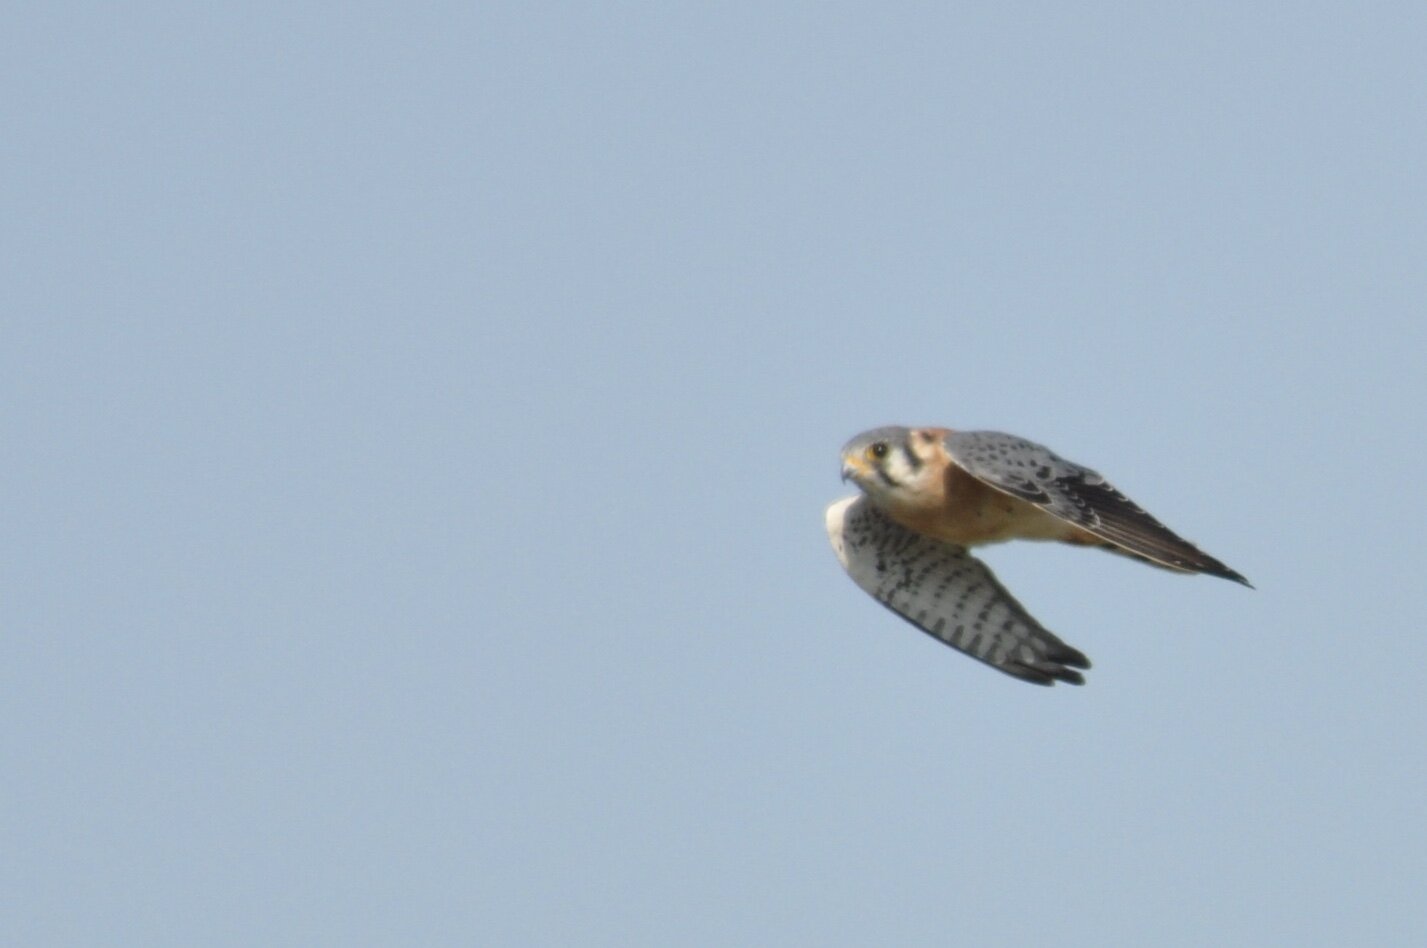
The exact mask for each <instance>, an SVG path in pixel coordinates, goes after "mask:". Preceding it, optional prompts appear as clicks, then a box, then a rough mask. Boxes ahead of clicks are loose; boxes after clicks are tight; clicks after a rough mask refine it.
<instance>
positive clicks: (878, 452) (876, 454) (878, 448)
mask: <svg viewBox="0 0 1427 948" xmlns="http://www.w3.org/2000/svg"><path fill="white" fill-rule="evenodd" d="M867 453H868V454H870V455H872V457H873V458H874V459H876V460H878V461H880V460H882V459H883V458H885V457H886V456H887V442H885V441H877V442H875V443H873V445H872V447H870V448H868V449H867Z"/></svg>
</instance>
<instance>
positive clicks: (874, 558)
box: [827, 427, 1252, 685]
mask: <svg viewBox="0 0 1427 948" xmlns="http://www.w3.org/2000/svg"><path fill="white" fill-rule="evenodd" d="M842 478H843V480H851V481H853V482H854V483H855V484H856V485H857V486H858V487H860V488H861V489H862V492H861V493H860V494H857V495H854V496H852V497H847V498H844V499H842V500H839V501H837V502H836V503H834V504H833V505H832V506H830V507H829V508H828V509H827V532H828V537H829V538H830V539H831V540H832V547H833V549H834V550H835V551H836V552H837V558H838V559H839V560H840V561H841V562H842V565H843V568H844V569H846V570H847V573H848V575H849V576H851V577H852V579H853V581H854V582H856V583H857V585H859V586H861V587H862V588H863V589H864V590H866V591H867V592H868V593H871V594H872V596H873V597H874V598H875V599H876V600H877V601H878V602H880V603H882V604H883V605H884V606H886V607H887V608H889V609H891V610H892V611H893V612H895V613H897V614H898V615H900V616H901V617H902V618H904V619H906V620H907V621H908V622H910V623H912V624H913V625H915V626H916V627H917V628H919V629H921V630H922V631H923V632H926V633H927V634H929V635H931V636H932V637H934V638H936V639H939V640H940V641H942V642H945V643H946V644H947V645H950V646H952V647H953V648H956V649H960V650H961V651H963V652H965V653H966V654H968V655H970V656H971V657H973V658H977V659H980V660H981V661H983V662H985V663H986V664H988V665H990V666H991V667H993V668H997V669H1000V670H1001V671H1003V672H1005V673H1006V674H1008V675H1014V676H1015V677H1017V678H1020V679H1022V680H1023V681H1029V682H1033V683H1035V684H1038V685H1052V684H1054V683H1055V682H1056V681H1064V682H1069V683H1071V684H1075V685H1081V684H1084V683H1085V679H1084V677H1082V676H1081V674H1080V672H1079V671H1076V669H1086V668H1089V667H1090V660H1089V659H1087V658H1086V657H1085V655H1084V654H1083V653H1081V652H1080V651H1079V650H1078V649H1075V648H1072V647H1071V646H1069V645H1066V644H1065V643H1064V642H1062V641H1061V640H1060V639H1058V638H1056V636H1055V635H1054V634H1052V633H1051V632H1050V631H1049V630H1048V629H1046V628H1045V627H1044V626H1042V625H1041V624H1040V623H1039V622H1037V621H1036V620H1035V619H1034V618H1033V617H1032V616H1031V614H1030V613H1028V612H1027V611H1026V610H1025V608H1024V607H1023V606H1022V605H1021V604H1020V603H1019V602H1017V601H1016V600H1015V598H1014V597H1012V596H1011V594H1010V593H1008V592H1007V591H1006V589H1005V587H1003V586H1002V585H1001V584H1000V583H999V582H997V580H996V577H995V576H994V575H992V573H991V570H990V569H988V568H987V567H986V564H984V563H982V562H981V561H980V560H978V559H976V558H975V557H973V556H972V555H971V554H970V553H968V552H967V548H968V547H972V546H979V545H981V544H985V543H1000V542H1002V541H1005V540H1058V541H1060V542H1061V543H1070V544H1074V545H1076V546H1093V547H1100V548H1103V549H1107V550H1111V551H1113V552H1115V553H1120V554H1123V555H1126V556H1130V557H1134V558H1135V559H1137V560H1140V561H1142V562H1145V563H1149V564H1151V565H1153V566H1159V567H1162V568H1164V569H1169V570H1173V571H1175V572H1181V573H1207V574H1208V575H1210V576H1218V577H1221V578H1223V579H1231V580H1233V581H1234V582H1237V583H1243V584H1244V585H1245V586H1249V585H1250V584H1249V581H1248V580H1247V579H1245V578H1244V577H1243V576H1240V575H1239V574H1238V573H1236V572H1234V571H1233V570H1232V569H1230V568H1229V567H1227V566H1225V565H1224V564H1223V563H1221V562H1219V561H1218V560H1216V559H1214V557H1212V556H1210V555H1208V554H1207V553H1204V552H1202V551H1201V550H1199V549H1197V548H1196V547H1195V546H1194V545H1193V544H1192V543H1189V542H1188V541H1187V540H1184V539H1182V538H1180V537H1179V536H1178V535H1176V534H1175V533H1174V532H1173V531H1171V530H1170V529H1169V528H1168V527H1166V526H1165V525H1164V524H1162V523H1160V522H1159V521H1158V520H1156V519H1155V518H1154V517H1152V516H1150V515H1149V514H1148V513H1146V512H1145V511H1144V510H1143V509H1141V508H1140V506H1139V505H1138V504H1136V503H1135V502H1134V501H1132V500H1130V499H1129V498H1128V497H1126V496H1125V495H1124V494H1122V493H1120V492H1119V491H1118V490H1116V489H1115V488H1114V487H1113V486H1112V485H1111V484H1110V483H1109V482H1108V481H1107V480H1105V478H1103V477H1101V476H1100V475H1099V474H1098V473H1096V472H1095V471H1092V470H1091V469H1090V468H1087V467H1081V466H1080V465H1079V464H1076V463H1074V462H1072V461H1067V460H1065V459H1064V458H1062V457H1060V456H1059V455H1057V454H1055V453H1054V452H1052V451H1051V450H1050V449H1048V448H1045V447H1043V446H1041V445H1039V444H1036V443H1035V442H1033V441H1027V440H1025V439H1024V438H1018V437H1016V436H1015V435H1009V434H1002V433H1000V432H999V431H952V430H950V429H947V428H896V427H888V428H874V429H872V430H871V431H865V432H863V433H862V434H860V435H858V436H857V437H855V438H853V439H852V440H851V441H849V442H848V443H847V444H846V445H845V446H844V447H843V449H842ZM1250 588H1252V587H1250Z"/></svg>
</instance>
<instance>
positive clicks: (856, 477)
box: [842, 427, 933, 507]
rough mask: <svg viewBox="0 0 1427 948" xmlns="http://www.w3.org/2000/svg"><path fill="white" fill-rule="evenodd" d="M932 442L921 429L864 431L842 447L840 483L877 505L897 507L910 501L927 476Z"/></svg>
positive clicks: (892, 428)
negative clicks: (846, 483)
mask: <svg viewBox="0 0 1427 948" xmlns="http://www.w3.org/2000/svg"><path fill="white" fill-rule="evenodd" d="M932 441H933V438H932V436H931V435H930V433H928V432H926V431H924V430H920V429H912V428H900V427H886V428H873V429H872V430H871V431H864V432H862V434H860V435H858V436H857V437H855V438H853V439H852V440H851V441H849V442H847V444H845V445H843V447H842V479H843V480H845V481H849V480H850V481H852V482H853V483H854V484H856V485H857V486H858V487H860V488H862V491H863V493H865V494H867V496H869V497H871V498H872V500H873V501H874V502H875V503H878V504H879V505H882V506H886V507H895V506H898V505H899V502H905V501H907V500H909V499H910V494H911V492H912V491H914V490H915V489H916V486H917V484H918V482H919V481H920V480H921V478H922V475H923V474H924V473H926V468H927V462H928V461H929V460H930V459H931V458H930V449H931V444H932Z"/></svg>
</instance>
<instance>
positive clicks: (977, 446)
mask: <svg viewBox="0 0 1427 948" xmlns="http://www.w3.org/2000/svg"><path fill="white" fill-rule="evenodd" d="M943 444H944V445H945V446H946V450H947V453H948V454H949V455H950V456H951V459H952V461H954V462H955V463H956V464H957V465H958V466H959V467H961V468H963V469H965V470H966V472H967V473H969V474H971V476H973V477H975V478H976V479H977V480H979V481H982V482H984V483H986V484H989V485H990V486H992V487H994V488H996V489H997V490H999V491H1002V492H1004V493H1007V494H1010V495H1011V496H1012V497H1019V498H1020V499H1021V500H1025V501H1029V502H1030V503H1033V504H1035V505H1037V506H1039V507H1041V508H1042V509H1044V510H1045V511H1046V512H1047V513H1049V514H1052V515H1053V516H1056V517H1059V518H1060V519H1062V520H1065V521H1068V522H1069V523H1073V524H1075V525H1076V526H1077V527H1081V528H1082V529H1084V530H1085V531H1086V532H1088V533H1092V534H1094V535H1095V536H1097V537H1099V538H1100V539H1102V540H1106V541H1108V542H1110V543H1112V544H1114V545H1115V546H1118V547H1120V548H1121V549H1123V550H1126V551H1128V552H1130V553H1134V554H1136V555H1138V556H1143V557H1145V558H1146V559H1149V560H1153V561H1154V562H1155V563H1159V564H1161V565H1163V566H1168V567H1170V568H1171V569H1178V570H1184V571H1186V572H1191V573H1208V574H1209V575H1211V576H1219V577H1221V578H1223V579H1232V580H1234V581H1235V582H1238V583H1243V584H1244V585H1245V586H1247V585H1249V581H1248V580H1247V579H1244V577H1242V576H1240V575H1239V574H1238V573H1236V572H1234V571H1233V570H1232V569H1230V568H1229V567H1227V566H1225V565H1224V564H1223V563H1221V562H1219V561H1218V560H1216V559H1214V557H1212V556H1210V555H1209V554H1207V553H1205V552H1203V551H1202V550H1200V549H1198V548H1197V547H1195V546H1194V544H1192V543H1190V542H1189V541H1187V540H1185V539H1182V538H1181V537H1179V536H1178V535H1177V534H1175V533H1174V531H1172V530H1170V529H1169V528H1168V527H1166V526H1165V525H1164V524H1162V523H1160V522H1159V521H1158V520H1156V519H1155V518H1154V517H1152V516H1150V515H1149V514H1148V513H1146V512H1145V511H1144V509H1143V508H1141V507H1140V506H1139V505H1138V504H1136V503H1135V502H1134V501H1132V500H1130V498H1128V497H1126V496H1125V495H1124V494H1122V493H1120V492H1119V491H1118V490H1116V489H1115V487H1114V485H1113V484H1111V483H1110V482H1109V481H1107V480H1105V478H1104V477H1102V476H1101V475H1100V474H1098V473H1097V472H1095V471H1092V470H1091V469H1090V468H1088V467H1081V466H1080V465H1079V464H1076V463H1075V462H1073V461H1067V460H1065V458H1062V457H1060V456H1059V455H1058V454H1056V453H1055V452H1053V451H1051V450H1050V449H1049V448H1046V447H1043V446H1041V445H1039V444H1036V443H1035V442H1033V441H1027V440H1025V439H1024V438H1017V437H1016V436H1015V435H1008V434H1002V433H1001V432H999V431H953V432H951V433H949V434H948V435H946V437H945V438H944V439H943Z"/></svg>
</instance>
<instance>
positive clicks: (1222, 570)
mask: <svg viewBox="0 0 1427 948" xmlns="http://www.w3.org/2000/svg"><path fill="white" fill-rule="evenodd" d="M1214 565H1215V566H1216V567H1217V569H1206V570H1204V571H1203V572H1204V573H1205V575H1208V576H1217V577H1219V578H1220V579H1227V580H1230V581H1232V582H1235V583H1239V584H1240V585H1243V586H1247V587H1249V588H1250V589H1253V588H1254V584H1253V583H1251V582H1249V581H1248V580H1247V579H1245V578H1244V577H1243V575H1242V574H1240V573H1236V572H1234V571H1233V570H1231V569H1229V567H1227V566H1225V565H1224V564H1223V563H1215V564H1214Z"/></svg>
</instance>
